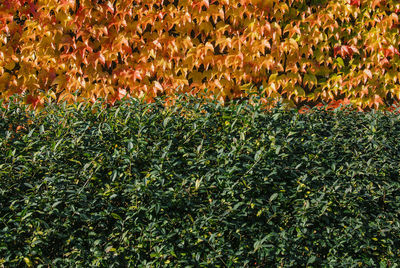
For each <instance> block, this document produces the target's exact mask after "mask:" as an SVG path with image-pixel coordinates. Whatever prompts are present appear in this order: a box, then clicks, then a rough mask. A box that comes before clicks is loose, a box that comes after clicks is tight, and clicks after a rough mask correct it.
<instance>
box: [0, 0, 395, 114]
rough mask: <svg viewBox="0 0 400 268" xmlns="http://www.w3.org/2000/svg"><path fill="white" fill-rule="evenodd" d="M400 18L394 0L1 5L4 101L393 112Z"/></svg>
mask: <svg viewBox="0 0 400 268" xmlns="http://www.w3.org/2000/svg"><path fill="white" fill-rule="evenodd" d="M399 14H400V4H399V3H398V1H397V0H339V1H336V0H335V1H328V0H321V1H316V0H312V1H310V0H308V1H306V0H286V1H278V0H220V1H216V0H179V1H178V0H175V1H166V0H165V1H163V0H146V1H140V0H139V1H129V0H127V1H116V0H115V1H101V0H99V1H92V0H91V1H89V0H77V1H75V0H46V1H44V0H5V1H1V2H0V94H1V98H3V99H7V98H8V97H9V96H11V95H13V94H21V95H23V96H25V101H26V102H27V103H30V104H32V105H33V106H35V107H36V106H40V105H43V103H44V102H45V101H47V100H49V99H50V100H53V101H61V100H67V101H70V102H72V101H95V100H96V99H97V98H100V97H101V98H104V99H106V100H107V101H108V102H110V103H114V102H115V101H116V100H119V99H121V98H123V97H125V96H127V97H130V96H131V97H142V98H144V99H145V100H147V101H152V99H153V98H154V97H156V96H160V95H166V96H169V97H171V98H173V96H174V95H175V94H177V93H180V92H190V93H192V94H194V95H195V94H198V93H205V92H206V93H205V94H206V95H208V96H210V97H214V98H218V99H220V100H222V101H226V100H230V99H235V98H243V97H246V96H247V95H248V94H249V93H250V92H251V91H252V90H254V89H259V88H260V89H261V92H260V94H262V96H263V97H265V98H272V99H275V100H276V99H280V98H282V99H283V100H284V101H285V102H287V103H288V104H289V105H291V106H298V107H299V106H302V105H304V104H316V103H321V102H326V103H331V104H332V105H333V106H337V105H339V104H341V103H348V104H353V105H355V106H357V107H359V108H360V109H364V108H372V107H373V108H379V107H384V106H389V105H391V104H393V103H397V101H399V100H400V83H399V79H400V72H399V66H400V53H399V50H400V47H399V44H400V42H399V41H400V34H399V29H400V23H399V18H398V16H399ZM205 89H207V91H205Z"/></svg>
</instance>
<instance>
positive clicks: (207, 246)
mask: <svg viewBox="0 0 400 268" xmlns="http://www.w3.org/2000/svg"><path fill="white" fill-rule="evenodd" d="M8 105H9V106H8V107H7V108H1V109H0V266H1V265H4V266H5V267H15V266H24V265H27V266H34V267H45V266H46V267H47V266H50V267H92V266H101V267H124V266H128V265H131V266H135V267H147V266H148V267H185V266H197V267H236V266H240V267H300V266H303V267H305V266H308V267H338V266H341V267H356V266H363V267H376V266H379V265H380V266H382V267H396V265H397V264H396V263H400V239H399V237H400V229H399V228H400V223H399V213H400V181H399V177H400V176H399V169H400V168H399V162H400V143H399V142H398V137H399V135H400V117H399V116H398V115H396V114H383V113H380V112H375V113H374V112H370V113H358V112H355V111H351V110H349V109H347V110H340V111H329V112H326V111H321V110H313V111H312V112H310V113H307V114H299V113H297V112H295V111H291V110H286V109H284V108H282V107H277V108H275V109H273V110H272V111H269V112H265V111H263V110H261V109H260V107H259V106H257V105H255V106H253V105H249V104H248V103H247V102H242V103H240V104H239V103H236V104H231V105H228V106H226V107H223V106H221V105H219V104H217V103H213V102H209V103H203V104H202V105H200V103H198V102H197V101H196V100H193V99H192V100H186V101H182V102H179V101H178V102H177V103H176V104H175V105H174V106H171V107H170V108H168V109H167V108H165V107H164V106H163V105H162V103H161V101H156V102H155V103H152V104H143V103H141V102H139V101H135V100H130V101H125V102H122V103H120V104H119V105H116V106H114V107H111V108H108V109H105V108H102V107H103V106H101V105H100V104H99V105H97V104H95V105H94V106H89V105H86V104H80V105H79V106H62V105H61V106H52V105H48V106H47V107H46V108H45V109H44V110H43V111H41V112H37V111H36V112H31V111H28V110H26V109H25V107H24V106H22V105H20V104H19V103H17V102H15V103H14V102H10V103H9V104H8ZM85 105H86V106H85ZM29 120H31V123H30V124H28V123H27V122H30V121H29ZM18 126H21V127H19V128H18V130H17V127H18Z"/></svg>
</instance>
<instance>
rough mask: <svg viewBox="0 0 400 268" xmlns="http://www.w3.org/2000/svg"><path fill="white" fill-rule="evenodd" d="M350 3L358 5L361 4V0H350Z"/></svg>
mask: <svg viewBox="0 0 400 268" xmlns="http://www.w3.org/2000/svg"><path fill="white" fill-rule="evenodd" d="M350 5H352V6H357V7H359V6H360V5H361V0H350Z"/></svg>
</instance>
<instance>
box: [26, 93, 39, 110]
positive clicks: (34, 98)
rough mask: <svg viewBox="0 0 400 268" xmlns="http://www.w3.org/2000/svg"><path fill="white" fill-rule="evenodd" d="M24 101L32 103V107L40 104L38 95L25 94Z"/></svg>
mask: <svg viewBox="0 0 400 268" xmlns="http://www.w3.org/2000/svg"><path fill="white" fill-rule="evenodd" d="M26 103H27V104H32V105H33V108H36V107H37V106H38V104H40V97H39V96H33V95H31V94H29V95H28V96H26Z"/></svg>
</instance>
